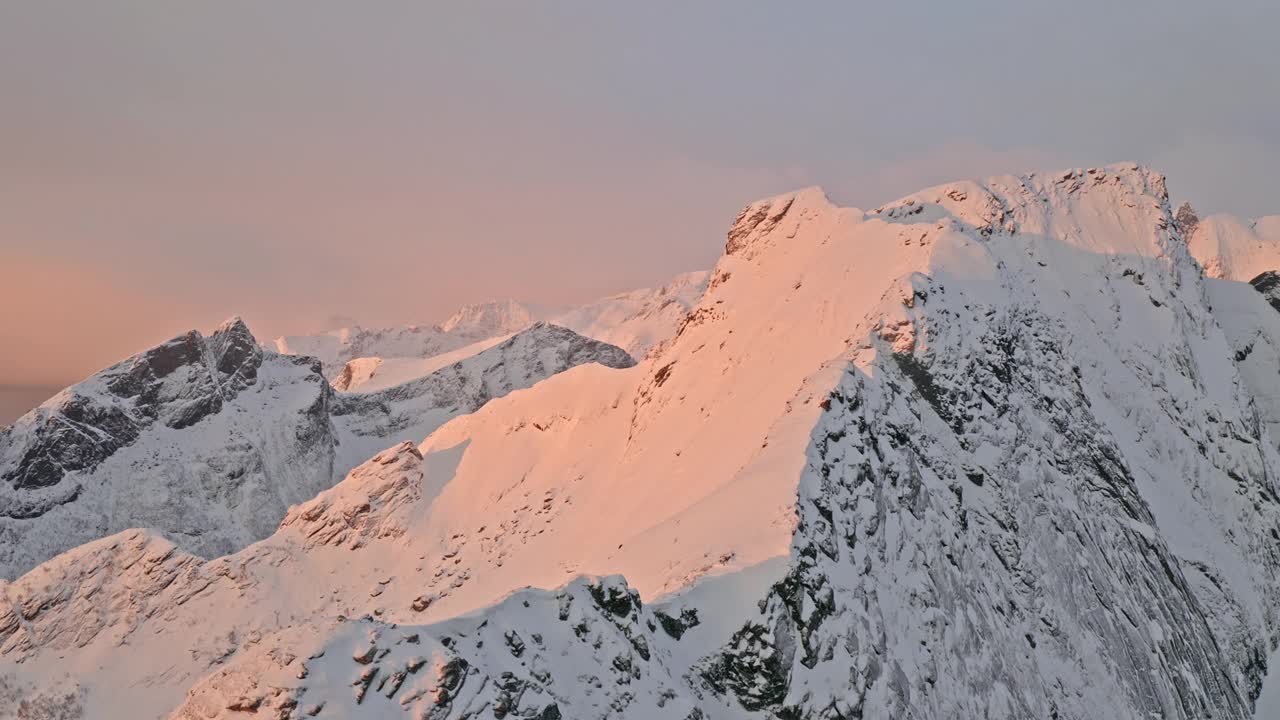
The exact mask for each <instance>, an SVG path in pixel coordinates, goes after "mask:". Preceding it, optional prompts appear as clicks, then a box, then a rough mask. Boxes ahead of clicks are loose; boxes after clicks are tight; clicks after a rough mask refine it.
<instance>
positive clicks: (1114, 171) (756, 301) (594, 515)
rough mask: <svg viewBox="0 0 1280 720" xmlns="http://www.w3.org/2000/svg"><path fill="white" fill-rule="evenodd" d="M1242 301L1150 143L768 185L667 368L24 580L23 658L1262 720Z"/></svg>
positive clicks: (389, 692)
mask: <svg viewBox="0 0 1280 720" xmlns="http://www.w3.org/2000/svg"><path fill="white" fill-rule="evenodd" d="M1222 282H1226V281H1222ZM1232 287H1233V288H1234V290H1241V289H1242V288H1247V286H1232ZM1251 292H1252V290H1251ZM1215 297H1216V296H1215V291H1213V290H1211V286H1210V285H1208V284H1206V281H1205V278H1204V273H1203V271H1202V269H1201V267H1200V265H1199V264H1197V262H1196V261H1195V260H1194V259H1193V257H1192V255H1191V253H1190V252H1189V250H1188V246H1187V242H1186V241H1185V239H1184V238H1182V237H1180V236H1179V234H1178V232H1177V230H1176V229H1174V227H1173V222H1172V215H1171V212H1170V208H1169V204H1168V197H1167V193H1166V191H1165V186H1164V179H1163V177H1161V176H1160V175H1158V174H1156V173H1153V172H1151V171H1149V170H1146V169H1144V168H1140V167H1137V166H1134V165H1116V166H1110V167H1106V168H1091V169H1088V170H1072V171H1066V172H1059V173H1052V174H1042V175H1033V176H1026V177H1001V178H994V179H991V180H987V181H985V182H961V183H952V184H949V185H945V186H940V187H937V188H932V189H929V190H925V191H923V192H920V193H917V194H915V195H913V196H911V197H908V198H904V199H903V200H901V201H898V202H895V203H891V204H890V205H887V206H885V207H882V208H879V209H877V210H875V211H872V212H863V211H860V210H856V209H851V208H838V207H835V206H833V205H832V204H831V203H830V202H828V201H827V199H826V198H825V197H824V196H823V194H822V193H821V192H819V191H817V190H805V191H800V192H797V193H792V194H788V195H784V196H780V197H777V198H772V199H769V200H764V201H761V202H758V203H755V204H753V205H751V206H749V207H747V208H746V209H745V210H744V211H743V212H742V214H741V215H740V216H739V217H738V218H737V220H736V221H735V222H734V224H733V225H732V227H731V229H730V231H729V237H728V242H727V243H726V248H725V255H724V257H723V258H722V259H721V260H720V262H719V263H718V264H717V266H716V268H715V270H714V271H713V273H712V276H711V279H710V281H709V284H708V287H707V290H706V293H705V294H704V295H703V296H702V298H701V300H700V301H699V303H698V304H697V306H696V307H695V308H694V309H693V310H692V312H690V313H689V314H688V315H687V317H686V318H685V319H684V321H683V322H682V323H681V324H680V326H679V329H678V331H677V332H676V334H675V336H674V337H673V338H672V339H670V340H668V341H665V342H663V343H660V344H659V345H658V346H657V347H655V348H654V349H652V350H651V351H650V352H649V354H648V355H647V357H646V358H645V359H644V360H643V361H642V362H641V363H640V364H639V365H637V366H635V367H633V368H630V369H622V370H613V369H609V368H605V367H603V366H601V365H598V364H587V365H582V366H579V367H576V368H573V369H571V370H568V371H566V372H563V373H560V374H558V375H555V376H553V377H551V378H550V379H548V380H546V381H543V382H541V383H538V384H537V385H535V386H533V387H531V388H529V389H527V390H522V391H517V392H513V393H511V394H509V395H507V396H506V397H503V398H500V399H495V400H492V401H490V402H489V403H488V404H486V405H485V406H484V407H483V408H481V409H480V410H478V411H477V412H475V413H473V414H470V415H467V416H464V417H460V418H457V419H455V420H453V421H451V422H449V423H447V424H446V425H444V426H443V427H441V428H440V429H438V430H437V431H435V432H434V433H432V434H431V436H430V437H428V438H427V440H426V441H425V442H423V443H422V444H421V445H420V446H416V447H415V446H414V445H412V444H408V443H405V444H401V445H398V446H396V447H393V448H389V449H387V450H384V451H383V452H381V453H380V454H378V455H377V456H376V457H374V459H372V460H371V461H369V462H368V463H365V464H364V465H362V466H360V467H359V468H357V469H356V470H355V471H353V472H352V473H351V474H350V475H349V476H348V477H347V478H346V479H345V480H343V481H342V482H341V483H339V484H338V485H336V486H335V487H334V488H332V489H330V490H328V491H325V492H323V493H321V494H320V495H318V496H317V497H316V498H314V499H312V500H310V501H308V502H306V503H303V504H301V505H299V506H296V507H294V508H293V509H291V510H290V511H289V513H288V515H287V516H286V518H285V519H284V521H283V522H282V524H281V527H280V529H279V530H278V531H277V532H276V533H275V534H274V535H272V536H271V537H269V538H267V539H266V540H264V541H262V542H260V543H257V544H255V545H252V546H250V547H248V548H246V549H245V550H243V551H241V552H239V553H237V554H235V555H232V556H228V557H224V558H220V559H217V560H213V561H208V562H205V561H201V560H199V559H197V558H194V557H192V556H190V555H186V554H184V553H182V552H180V551H178V550H176V549H175V548H174V547H173V546H172V545H171V544H169V543H168V542H166V541H165V540H163V539H161V538H158V537H156V536H154V535H152V534H149V533H146V532H143V531H128V532H125V533H121V534H117V535H114V536H112V537H109V538H105V539H103V540H99V541H97V542H94V543H91V544H88V545H85V546H82V547H80V548H77V549H75V550H73V551H71V552H68V553H66V554H64V555H62V556H59V557H57V558H55V559H53V560H51V561H49V562H47V563H45V564H43V565H42V566H40V567H39V568H36V569H35V570H33V571H32V572H30V573H28V574H27V575H25V576H23V577H22V578H20V579H18V580H16V581H15V582H13V583H10V584H7V585H5V584H0V597H2V598H3V599H4V602H5V604H4V605H2V606H0V672H3V673H8V675H9V676H10V677H11V678H12V680H11V683H12V686H14V687H21V688H30V690H29V691H27V692H30V693H39V692H40V691H41V690H40V688H42V687H49V688H53V689H56V690H57V691H59V692H62V691H65V688H66V687H67V684H68V682H70V683H72V684H73V685H75V686H76V687H77V690H76V692H79V693H80V697H81V698H82V701H83V704H84V706H85V707H86V708H89V710H87V711H86V712H87V713H88V714H89V715H90V716H92V717H130V718H135V717H163V716H165V715H167V714H170V713H172V716H174V717H180V718H212V717H255V716H256V717H280V716H281V715H284V716H296V717H309V716H315V717H369V718H407V717H412V718H418V717H430V718H477V717H480V718H489V717H493V718H505V717H538V718H544V719H547V718H558V717H564V718H605V717H631V718H664V717H670V718H676V719H677V720H692V719H694V718H746V717H759V718H766V717H779V718H806V719H810V718H811V719H817V718H857V717H864V718H881V717H912V718H956V719H959V718H973V717H988V718H1008V719H1010V720H1012V719H1015V718H1041V717H1045V718H1052V717H1057V718H1080V719H1084V718H1090V719H1093V718H1114V719H1116V720H1120V719H1121V718H1124V719H1126V720H1127V719H1129V718H1137V717H1144V718H1145V717H1165V718H1203V717H1209V716H1212V717H1215V718H1248V717H1250V716H1251V714H1252V712H1253V704H1254V699H1255V698H1256V697H1257V695H1258V693H1259V692H1260V685H1261V681H1262V678H1263V676H1264V674H1265V671H1266V658H1267V655H1268V652H1269V650H1270V649H1271V648H1272V647H1273V646H1274V645H1275V642H1276V640H1277V638H1278V637H1280V632H1278V631H1280V628H1278V627H1277V621H1278V618H1277V605H1278V604H1280V587H1277V569H1278V568H1280V499H1278V498H1277V483H1276V477H1277V471H1278V470H1280V454H1277V450H1276V446H1275V443H1274V441H1273V440H1272V438H1271V436H1270V431H1269V421H1268V419H1267V416H1266V414H1265V412H1264V411H1263V410H1262V409H1261V408H1262V407H1263V404H1262V403H1260V402H1257V401H1255V396H1256V395H1257V394H1258V392H1259V390H1258V385H1257V383H1264V384H1265V379H1264V378H1262V377H1261V376H1260V375H1257V376H1251V375H1250V374H1248V373H1245V372H1242V371H1241V366H1240V365H1239V363H1240V362H1241V361H1240V360H1239V355H1240V350H1241V348H1240V347H1239V346H1238V340H1239V338H1238V337H1236V336H1237V335H1238V333H1235V334H1234V335H1233V336H1232V337H1229V336H1228V333H1225V332H1224V329H1223V324H1222V323H1221V322H1220V318H1219V316H1218V315H1217V312H1218V311H1217V307H1218V306H1219V305H1224V304H1225V303H1223V302H1221V301H1215ZM1232 302H1234V303H1235V304H1236V307H1238V308H1240V309H1241V310H1242V311H1243V312H1244V313H1245V314H1246V315H1248V316H1249V317H1251V318H1255V319H1258V320H1257V322H1258V323H1261V324H1266V321H1264V320H1261V319H1260V318H1265V317H1268V316H1267V315H1266V314H1265V311H1268V310H1270V309H1271V308H1270V307H1269V306H1268V305H1267V304H1266V300H1265V299H1264V298H1263V296H1262V295H1261V294H1260V293H1256V292H1253V294H1249V293H1244V292H1240V293H1239V294H1238V295H1237V296H1235V297H1234V298H1233V300H1232ZM1263 330H1264V331H1265V332H1271V331H1272V330H1271V329H1269V328H1263ZM1234 332H1235V331H1233V333H1234ZM580 575H587V576H588V577H585V578H583V577H579V576H580ZM618 575H621V576H622V577H619V576H618ZM592 576H602V577H592ZM623 578H625V580H624V579H623ZM526 586H533V587H534V588H543V589H525V588H526ZM753 600H754V601H758V603H757V602H752V601H753ZM66 675H69V676H70V678H72V679H71V680H68V679H67V678H66V677H65V676H66ZM121 688H128V696H129V702H128V704H127V706H125V705H123V704H121V703H119V701H118V698H119V697H120V694H119V693H120V692H122V691H121V690H120V689H121Z"/></svg>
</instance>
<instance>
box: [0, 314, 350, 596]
mask: <svg viewBox="0 0 1280 720" xmlns="http://www.w3.org/2000/svg"><path fill="white" fill-rule="evenodd" d="M332 395H333V393H332V391H331V390H330V388H329V387H328V384H327V383H326V382H325V381H324V378H323V377H322V376H321V375H320V372H319V364H318V363H317V362H316V361H315V360H313V359H311V358H303V357H288V356H282V355H277V354H275V353H269V352H264V351H263V350H262V349H261V348H260V347H258V345H257V343H256V341H255V340H254V338H253V336H252V335H251V334H250V333H249V330H248V328H247V327H245V325H244V323H243V322H241V321H240V320H239V319H238V318H237V319H234V320H231V321H229V322H227V323H226V324H224V325H223V326H221V327H219V328H218V329H217V330H215V331H214V333H213V334H212V335H210V336H209V337H204V336H202V335H201V334H200V333H198V332H191V333H188V334H186V335H183V336H180V337H177V338H174V339H173V340H170V341H169V342H167V343H164V344H162V345H159V346H157V347H155V348H152V349H151V350H148V351H146V352H144V353H142V354H140V355H137V356H135V357H132V358H130V359H128V360H125V361H124V362H121V363H119V364H117V365H115V366H113V367H110V368H108V369H106V370H104V371H102V372H101V373H98V374H97V375H95V376H93V377H91V378H89V379H88V380H85V381H84V382H82V383H79V384H77V385H74V386H72V387H70V388H68V389H66V390H64V391H63V392H62V393H60V394H59V395H57V396H55V397H54V398H52V399H51V400H49V401H48V402H46V403H44V404H43V405H41V406H40V407H39V408H37V409H35V410H33V411H32V412H30V413H28V414H27V415H25V416H23V417H22V418H20V419H19V420H18V421H17V422H16V423H14V424H13V425H12V426H10V427H9V428H7V429H5V430H4V431H3V433H2V434H0V479H2V480H0V536H2V537H3V538H4V542H3V543H0V576H8V577H12V576H13V575H15V574H17V573H20V572H22V571H24V570H26V569H28V568H30V567H32V566H33V565H35V564H36V563H38V562H40V561H42V560H45V559H47V558H49V557H52V556H53V555H55V554H57V553H58V552H61V551H63V550H67V549H70V548H73V547H75V546H76V545H79V544H81V543H84V542H88V541H90V540H93V539H96V538H99V537H102V536H104V535H108V534H111V533H114V532H118V531H120V530H123V529H125V528H130V527H150V528H155V529H157V530H158V531H160V532H162V533H163V534H165V535H167V536H169V537H172V538H174V539H177V540H179V541H180V542H181V543H182V544H183V546H184V547H186V548H188V549H189V550H192V551H194V552H197V553H199V554H202V555H205V556H209V557H213V556H217V555H221V554H224V553H226V552H230V551H232V550H235V549H237V548H240V547H243V546H244V545H246V544H248V543H249V542H251V541H253V540H256V539H258V538H261V537H264V536H265V535H267V534H269V533H270V532H271V530H272V529H273V527H274V525H275V524H276V523H277V522H278V520H279V517H280V516H281V515H282V514H283V512H284V509H285V508H287V507H288V506H289V505H290V504H291V503H295V502H298V501H300V500H302V499H305V498H307V497H311V496H312V495H314V494H315V493H316V492H318V491H319V490H321V489H323V488H324V487H327V486H328V485H329V484H330V483H331V482H332V479H331V478H332V474H333V434H332V426H331V424H330V422H329V404H330V402H331V398H332Z"/></svg>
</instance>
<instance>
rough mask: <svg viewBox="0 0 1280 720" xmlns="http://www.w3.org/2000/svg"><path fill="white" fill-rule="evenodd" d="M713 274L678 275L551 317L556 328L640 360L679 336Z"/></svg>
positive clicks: (703, 272) (700, 272) (692, 273)
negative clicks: (650, 285)
mask: <svg viewBox="0 0 1280 720" xmlns="http://www.w3.org/2000/svg"><path fill="white" fill-rule="evenodd" d="M710 277H711V273H710V272H707V271H705V270H704V271H699V272H690V273H684V274H681V275H677V276H676V277H674V278H672V279H671V280H670V281H669V282H667V283H666V284H665V285H663V286H662V287H658V288H645V289H642V290H632V291H631V292H625V293H621V294H618V295H613V296H610V297H607V298H604V299H601V300H597V301H595V302H592V303H587V304H586V305H583V306H581V307H577V308H573V309H571V310H566V311H564V312H561V313H559V314H558V315H555V316H554V317H552V318H551V322H553V323H555V324H556V325H562V326H564V327H567V328H569V329H570V330H573V331H574V332H576V333H579V334H582V335H586V336H587V337H589V338H595V339H596V340H601V341H603V342H607V343H609V344H610V345H617V346H618V347H620V348H622V349H623V350H626V351H627V352H628V353H630V354H631V356H632V357H634V358H636V359H637V360H639V359H641V358H643V357H644V356H645V354H646V353H648V352H649V350H650V348H652V347H653V346H655V345H657V344H658V343H659V342H661V341H663V340H666V339H667V338H669V337H671V336H672V335H674V334H675V330H676V328H677V327H679V326H680V322H681V321H682V320H684V318H685V316H686V315H688V314H689V311H690V310H691V309H693V307H694V306H695V305H697V304H698V300H700V299H701V298H702V294H703V293H704V292H706V290H707V281H708V280H709V279H710Z"/></svg>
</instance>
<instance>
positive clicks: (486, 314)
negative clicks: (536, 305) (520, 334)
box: [440, 299, 537, 335]
mask: <svg viewBox="0 0 1280 720" xmlns="http://www.w3.org/2000/svg"><path fill="white" fill-rule="evenodd" d="M536 319H537V318H536V314H535V312H534V311H533V309H532V308H530V307H529V306H528V305H525V304H524V303H521V302H518V301H516V300H511V299H506V300H489V301H487V302H481V303H474V304H471V305H464V306H462V307H461V308H459V309H458V311H457V312H455V313H454V314H453V315H451V316H450V317H449V319H448V320H445V321H444V322H443V323H441V324H440V329H441V330H443V331H445V332H455V331H459V330H468V331H479V332H487V333H491V334H494V335H500V334H504V333H510V332H515V331H517V330H520V329H523V328H526V327H528V326H529V325H530V324H532V323H533V322H534V320H536Z"/></svg>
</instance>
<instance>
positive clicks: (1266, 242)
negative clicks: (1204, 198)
mask: <svg viewBox="0 0 1280 720" xmlns="http://www.w3.org/2000/svg"><path fill="white" fill-rule="evenodd" d="M1187 244H1188V245H1189V246H1190V247H1191V252H1192V254H1193V255H1195V257H1196V259H1197V260H1199V261H1200V264H1201V265H1203V266H1204V271H1205V274H1206V275H1208V276H1209V277H1212V278H1222V279H1226V280H1240V281H1243V282H1248V281H1250V280H1252V279H1254V278H1256V277H1257V276H1258V275H1260V274H1262V273H1264V272H1267V271H1268V270H1270V271H1275V270H1277V269H1280V215H1271V216H1268V217H1262V218H1257V219H1254V220H1241V219H1239V218H1236V217H1234V216H1232V215H1210V216H1208V217H1206V218H1204V219H1203V220H1201V221H1200V222H1199V223H1198V224H1197V225H1196V228H1195V230H1194V231H1192V233H1191V237H1189V238H1187Z"/></svg>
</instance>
